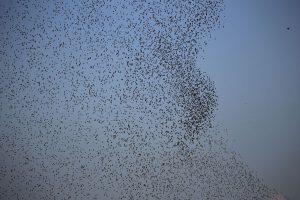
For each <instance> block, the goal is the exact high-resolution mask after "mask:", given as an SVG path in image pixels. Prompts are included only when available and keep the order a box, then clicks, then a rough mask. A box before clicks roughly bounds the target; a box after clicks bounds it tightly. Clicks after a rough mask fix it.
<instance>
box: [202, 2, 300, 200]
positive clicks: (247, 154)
mask: <svg viewBox="0 0 300 200" xmlns="http://www.w3.org/2000/svg"><path fill="white" fill-rule="evenodd" d="M225 5H226V9H225V12H224V15H225V18H224V19H223V25H224V28H223V29H220V30H217V31H216V32H215V33H214V34H213V37H212V40H211V41H210V42H209V44H208V46H207V48H206V50H205V53H204V60H200V59H199V65H200V66H201V69H202V70H203V71H205V72H207V73H208V74H209V75H210V77H211V78H212V80H214V81H215V83H216V87H217V92H218V95H219V111H218V114H217V119H218V121H219V122H220V123H222V124H223V125H224V127H226V128H228V133H229V134H230V137H231V141H232V145H233V148H234V149H236V150H237V152H239V153H240V154H241V156H242V158H243V159H244V160H245V162H246V163H247V164H248V165H249V167H250V168H251V169H252V170H254V171H257V174H258V175H259V176H260V177H262V178H263V179H264V180H265V181H266V182H267V183H269V184H270V185H271V186H273V187H275V188H277V189H278V190H279V191H281V192H283V193H284V194H286V195H287V196H288V197H290V198H291V199H300V190H299V185H300V173H299V169H300V156H299V152H300V145H299V142H300V128H299V124H300V121H299V119H300V92H299V86H300V79H299V75H300V56H299V52H300V39H299V35H300V22H299V19H300V12H299V10H300V2H299V1H296V0H287V1H285V0H251V1H240V0H226V1H225ZM288 28H289V30H288Z"/></svg>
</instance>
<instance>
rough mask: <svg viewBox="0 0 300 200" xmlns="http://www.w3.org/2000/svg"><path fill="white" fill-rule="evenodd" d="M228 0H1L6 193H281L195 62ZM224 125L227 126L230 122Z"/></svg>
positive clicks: (1, 164) (0, 179)
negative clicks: (241, 145) (222, 114)
mask: <svg viewBox="0 0 300 200" xmlns="http://www.w3.org/2000/svg"><path fill="white" fill-rule="evenodd" d="M223 9H224V4H223V1H222V0H173V1H170V0H128V1H123V0H107V1H103V0H70V1H56V0H55V1H45V0H41V1H31V0H14V1H7V2H6V1H3V2H1V3H0V10H1V11H0V21H1V22H0V38H1V39H0V42H1V44H0V76H1V86H0V102H1V107H0V109H1V110H0V111H1V112H0V130H1V135H0V151H1V161H0V186H1V187H0V199H8V200H9V199H101V200H102V199H103V200H104V199H180V200H181V199H188V200H191V199H218V200H219V199H238V200H241V199H272V198H273V197H274V196H275V195H277V192H276V191H275V190H273V189H271V188H270V187H268V186H266V185H265V184H263V183H262V181H261V180H260V179H258V178H257V177H256V176H255V175H254V173H253V172H251V171H250V170H249V169H248V168H247V166H245V164H243V162H242V161H241V159H240V158H239V157H238V155H237V154H236V153H235V152H233V151H231V150H230V149H229V148H228V147H227V144H226V140H225V139H224V137H223V136H222V134H218V132H220V131H221V129H220V128H217V127H216V125H215V124H214V122H213V119H214V111H215V109H216V107H217V95H216V90H215V86H214V83H213V81H211V80H210V79H209V77H208V76H207V75H206V74H205V73H204V72H202V71H200V70H199V68H198V67H197V65H196V60H197V57H199V56H201V54H200V53H201V52H202V51H203V50H204V46H205V45H206V42H207V39H208V38H209V37H210V35H211V32H212V31H213V30H214V29H215V28H217V27H219V26H220V18H221V14H222V10H223ZM221 132H222V131H221Z"/></svg>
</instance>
